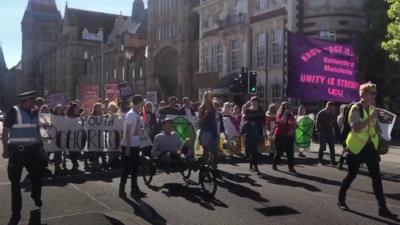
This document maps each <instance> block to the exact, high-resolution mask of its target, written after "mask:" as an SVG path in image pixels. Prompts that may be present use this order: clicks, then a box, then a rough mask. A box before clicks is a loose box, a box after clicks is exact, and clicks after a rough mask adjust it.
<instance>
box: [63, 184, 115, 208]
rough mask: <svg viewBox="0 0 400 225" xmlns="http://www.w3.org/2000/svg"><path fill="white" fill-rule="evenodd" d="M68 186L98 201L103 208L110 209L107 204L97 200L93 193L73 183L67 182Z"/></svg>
mask: <svg viewBox="0 0 400 225" xmlns="http://www.w3.org/2000/svg"><path fill="white" fill-rule="evenodd" d="M69 185H70V186H72V187H73V188H74V189H75V190H77V191H79V192H82V193H84V194H85V195H87V196H88V197H89V198H90V199H92V200H93V201H95V202H97V203H99V204H100V205H102V206H103V207H104V208H106V209H108V210H111V207H110V206H108V205H107V204H106V203H104V202H102V201H100V200H98V199H97V198H95V197H94V196H93V195H91V194H90V193H89V192H87V191H84V190H82V189H81V188H79V187H78V186H76V185H75V184H69Z"/></svg>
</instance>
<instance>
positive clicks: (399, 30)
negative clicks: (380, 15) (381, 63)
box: [382, 0, 400, 62]
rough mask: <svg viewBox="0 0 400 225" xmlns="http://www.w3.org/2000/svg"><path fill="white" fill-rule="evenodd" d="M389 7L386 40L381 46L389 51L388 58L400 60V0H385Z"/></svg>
mask: <svg viewBox="0 0 400 225" xmlns="http://www.w3.org/2000/svg"><path fill="white" fill-rule="evenodd" d="M387 1H388V2H389V4H390V8H389V10H388V12H387V15H388V16H389V19H390V22H389V24H388V26H387V40H386V41H384V42H382V47H383V48H384V49H385V50H386V51H388V52H389V54H390V58H391V59H393V60H394V61H397V62H400V0H387Z"/></svg>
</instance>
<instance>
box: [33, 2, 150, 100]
mask: <svg viewBox="0 0 400 225" xmlns="http://www.w3.org/2000/svg"><path fill="white" fill-rule="evenodd" d="M132 12H133V13H135V15H133V16H132V17H126V16H122V15H114V14H107V13H101V12H92V11H86V10H80V9H73V8H70V7H68V6H67V5H66V7H65V13H64V18H63V22H62V27H61V33H60V35H59V39H58V43H57V46H56V47H55V48H54V49H53V50H52V51H50V52H48V53H47V54H45V55H44V56H43V57H40V60H39V71H40V75H41V77H43V85H42V87H43V94H44V96H48V95H50V94H64V95H65V97H66V99H70V100H72V99H77V98H80V97H81V96H80V94H81V93H80V90H81V87H82V86H83V85H98V86H99V87H101V86H102V83H104V84H109V83H111V84H117V83H120V82H122V81H130V82H132V83H134V85H136V86H139V85H141V84H142V83H140V82H141V81H142V80H143V77H145V73H146V68H145V49H146V45H145V40H146V28H147V25H146V21H147V14H146V10H145V9H144V3H143V0H135V1H134V3H133V9H132ZM133 71H135V72H136V74H138V78H137V79H136V80H131V79H127V78H130V77H132V76H130V75H133V74H134V72H133ZM140 74H141V75H140ZM103 81H104V82H103Z"/></svg>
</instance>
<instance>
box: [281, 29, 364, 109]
mask: <svg viewBox="0 0 400 225" xmlns="http://www.w3.org/2000/svg"><path fill="white" fill-rule="evenodd" d="M288 45H289V51H288V56H289V57H288V62H289V64H288V65H289V67H288V84H287V95H288V97H295V98H300V99H302V100H305V101H337V102H352V101H357V100H358V99H359V94H358V89H359V86H360V85H359V83H358V81H357V79H356V77H357V72H358V71H357V68H358V62H357V56H356V55H355V54H354V49H353V46H352V45H349V44H339V43H334V42H328V41H322V40H316V39H311V38H304V37H301V36H299V35H296V34H294V33H290V32H289V34H288Z"/></svg>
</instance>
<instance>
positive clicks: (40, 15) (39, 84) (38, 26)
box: [17, 0, 62, 95]
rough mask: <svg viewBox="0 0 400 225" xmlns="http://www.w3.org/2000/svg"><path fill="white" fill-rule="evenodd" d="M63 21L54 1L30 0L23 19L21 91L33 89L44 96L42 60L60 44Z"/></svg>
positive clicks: (19, 88)
mask: <svg viewBox="0 0 400 225" xmlns="http://www.w3.org/2000/svg"><path fill="white" fill-rule="evenodd" d="M61 24H62V18H61V14H60V11H58V9H57V6H56V2H55V0H29V2H28V6H27V8H26V10H25V13H24V17H23V19H22V22H21V31H22V70H23V79H22V80H21V81H19V83H18V85H17V89H18V91H24V90H28V89H33V90H36V91H38V92H39V94H41V95H43V78H42V77H41V75H40V73H39V59H40V58H41V57H42V56H44V55H45V54H46V53H48V52H50V51H51V50H52V49H54V48H55V47H56V46H57V41H58V37H59V34H60V31H61Z"/></svg>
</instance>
